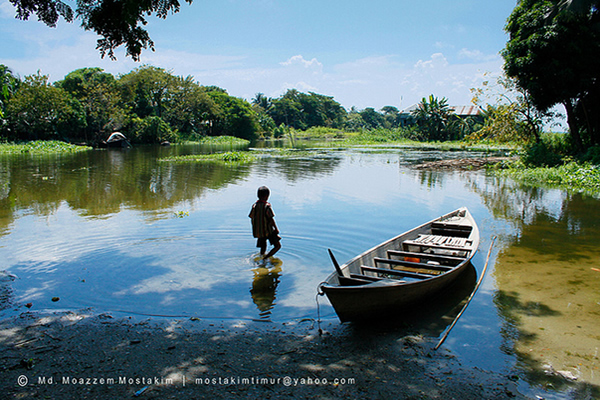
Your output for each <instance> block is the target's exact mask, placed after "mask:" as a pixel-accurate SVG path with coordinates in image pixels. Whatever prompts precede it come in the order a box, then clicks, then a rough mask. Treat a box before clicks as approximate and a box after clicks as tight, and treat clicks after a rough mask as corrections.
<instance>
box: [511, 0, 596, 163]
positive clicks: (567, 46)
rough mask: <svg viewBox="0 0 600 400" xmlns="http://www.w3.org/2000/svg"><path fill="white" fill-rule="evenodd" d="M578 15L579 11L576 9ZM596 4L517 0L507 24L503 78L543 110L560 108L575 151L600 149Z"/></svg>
mask: <svg viewBox="0 0 600 400" xmlns="http://www.w3.org/2000/svg"><path fill="white" fill-rule="evenodd" d="M579 6H582V7H583V8H580V9H581V10H582V11H578V7H579ZM599 28H600V9H599V8H598V2H597V1H595V2H594V1H591V2H590V1H568V2H565V1H562V0H521V1H519V3H518V4H517V7H516V8H515V9H514V10H513V12H512V14H511V16H510V17H509V19H508V23H507V26H506V30H507V32H508V33H509V35H510V39H509V41H508V43H507V45H506V48H505V49H504V51H503V53H502V55H503V57H504V60H505V70H506V73H507V75H508V76H510V77H514V78H515V79H516V81H517V84H518V86H519V87H520V88H522V89H523V90H524V91H525V92H526V93H527V94H528V95H529V96H530V98H531V101H532V104H533V105H534V106H535V107H536V108H538V109H539V110H542V111H546V110H548V109H550V108H551V107H553V106H554V105H556V104H563V105H564V106H565V109H566V111H567V119H568V124H569V130H570V132H569V133H570V135H571V138H572V140H573V142H574V144H575V146H576V149H577V150H578V151H580V152H582V151H583V150H584V149H585V148H586V147H589V146H591V145H594V144H600V116H598V113H597V112H596V111H595V110H596V109H597V108H598V107H600V58H599V57H598V54H599V53H600V29H599Z"/></svg>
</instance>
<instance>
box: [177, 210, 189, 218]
mask: <svg viewBox="0 0 600 400" xmlns="http://www.w3.org/2000/svg"><path fill="white" fill-rule="evenodd" d="M189 216H190V213H189V211H177V212H175V217H177V218H184V217H189Z"/></svg>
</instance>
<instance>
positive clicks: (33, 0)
mask: <svg viewBox="0 0 600 400" xmlns="http://www.w3.org/2000/svg"><path fill="white" fill-rule="evenodd" d="M9 1H10V2H11V3H12V4H13V5H14V6H15V7H16V9H17V18H19V19H22V20H27V19H29V17H30V16H31V15H32V14H34V15H36V16H37V17H38V19H39V20H40V21H41V22H43V23H45V24H46V25H48V26H50V27H55V26H56V23H57V22H58V20H59V19H60V17H62V18H63V19H64V20H65V21H67V22H73V20H74V18H75V17H76V18H79V19H81V26H82V27H83V28H84V29H85V30H89V31H94V32H95V33H97V34H98V35H99V36H101V38H100V39H98V44H97V46H96V48H97V49H98V50H99V51H100V54H102V57H104V56H105V55H107V54H108V56H109V57H110V58H111V59H115V54H114V50H115V49H116V48H117V47H119V46H121V45H124V46H125V48H126V52H127V53H126V54H127V55H128V56H131V58H132V59H134V60H135V61H139V59H140V55H141V52H142V49H148V48H149V49H151V50H153V51H154V42H153V41H152V40H151V39H150V36H149V34H148V32H147V31H146V30H145V29H143V28H142V26H143V25H146V24H147V23H148V21H147V19H146V18H147V17H148V16H151V15H152V14H156V16H157V17H158V18H162V19H165V18H166V17H167V15H168V14H169V13H176V12H179V10H180V8H181V4H180V2H179V1H178V0H142V1H138V0H78V1H77V7H76V9H75V10H73V8H72V7H71V6H70V5H68V4H67V3H66V2H64V1H62V0H9ZM192 1H193V0H185V2H186V3H189V4H191V3H192Z"/></svg>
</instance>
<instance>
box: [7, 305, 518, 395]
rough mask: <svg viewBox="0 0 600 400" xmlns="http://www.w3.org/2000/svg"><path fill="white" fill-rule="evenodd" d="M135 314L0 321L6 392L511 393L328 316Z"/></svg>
mask: <svg viewBox="0 0 600 400" xmlns="http://www.w3.org/2000/svg"><path fill="white" fill-rule="evenodd" d="M321 328H322V330H323V334H322V335H320V334H319V329H318V325H317V323H316V322H315V321H313V320H305V321H301V322H293V323H264V322H253V321H242V322H240V321H209V320H206V321H204V320H202V321H201V320H192V319H187V318H181V319H169V320H165V319H148V320H139V319H137V320H136V319H133V318H130V317H124V318H116V317H113V316H111V315H109V314H101V315H86V314H85V313H72V312H66V313H57V314H51V315H42V314H33V313H29V312H27V313H23V314H21V315H20V316H19V317H14V318H10V319H5V320H2V321H0V351H1V354H2V356H1V360H2V361H1V364H0V374H1V376H2V378H1V379H0V392H1V393H3V396H2V397H3V398H10V399H25V398H41V399H44V398H50V399H109V398H110V399H116V398H121V399H122V398H130V397H139V398H145V399H197V398H219V399H221V398H223V399H232V398H267V399H269V398H272V399H275V398H296V399H338V398H360V399H380V398H395V399H445V400H446V399H515V398H525V397H523V396H522V395H521V394H519V393H518V392H517V390H516V384H515V383H514V382H513V380H512V379H511V378H510V377H507V376H502V375H499V374H496V373H493V372H488V371H483V370H480V369H474V368H466V367H463V366H461V363H460V361H459V360H458V359H456V358H455V357H454V356H453V355H452V354H450V353H449V352H448V351H447V350H444V348H443V347H442V348H441V349H439V350H437V351H434V350H433V347H434V346H435V344H436V342H435V341H434V340H432V339H427V338H426V337H423V336H420V335H418V334H417V335H409V334H407V332H406V330H403V331H402V332H399V331H397V330H394V329H391V330H388V329H384V328H382V329H372V327H371V328H369V329H366V330H364V329H363V328H361V327H357V326H353V325H347V324H339V323H337V322H334V321H328V322H324V323H322V324H321Z"/></svg>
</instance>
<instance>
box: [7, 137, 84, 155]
mask: <svg viewBox="0 0 600 400" xmlns="http://www.w3.org/2000/svg"><path fill="white" fill-rule="evenodd" d="M90 149H91V147H88V146H76V145H73V144H69V143H65V142H61V141H58V140H35V141H31V142H27V143H23V144H16V143H3V144H0V154H21V153H28V154H51V153H75V152H78V151H86V150H90Z"/></svg>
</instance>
